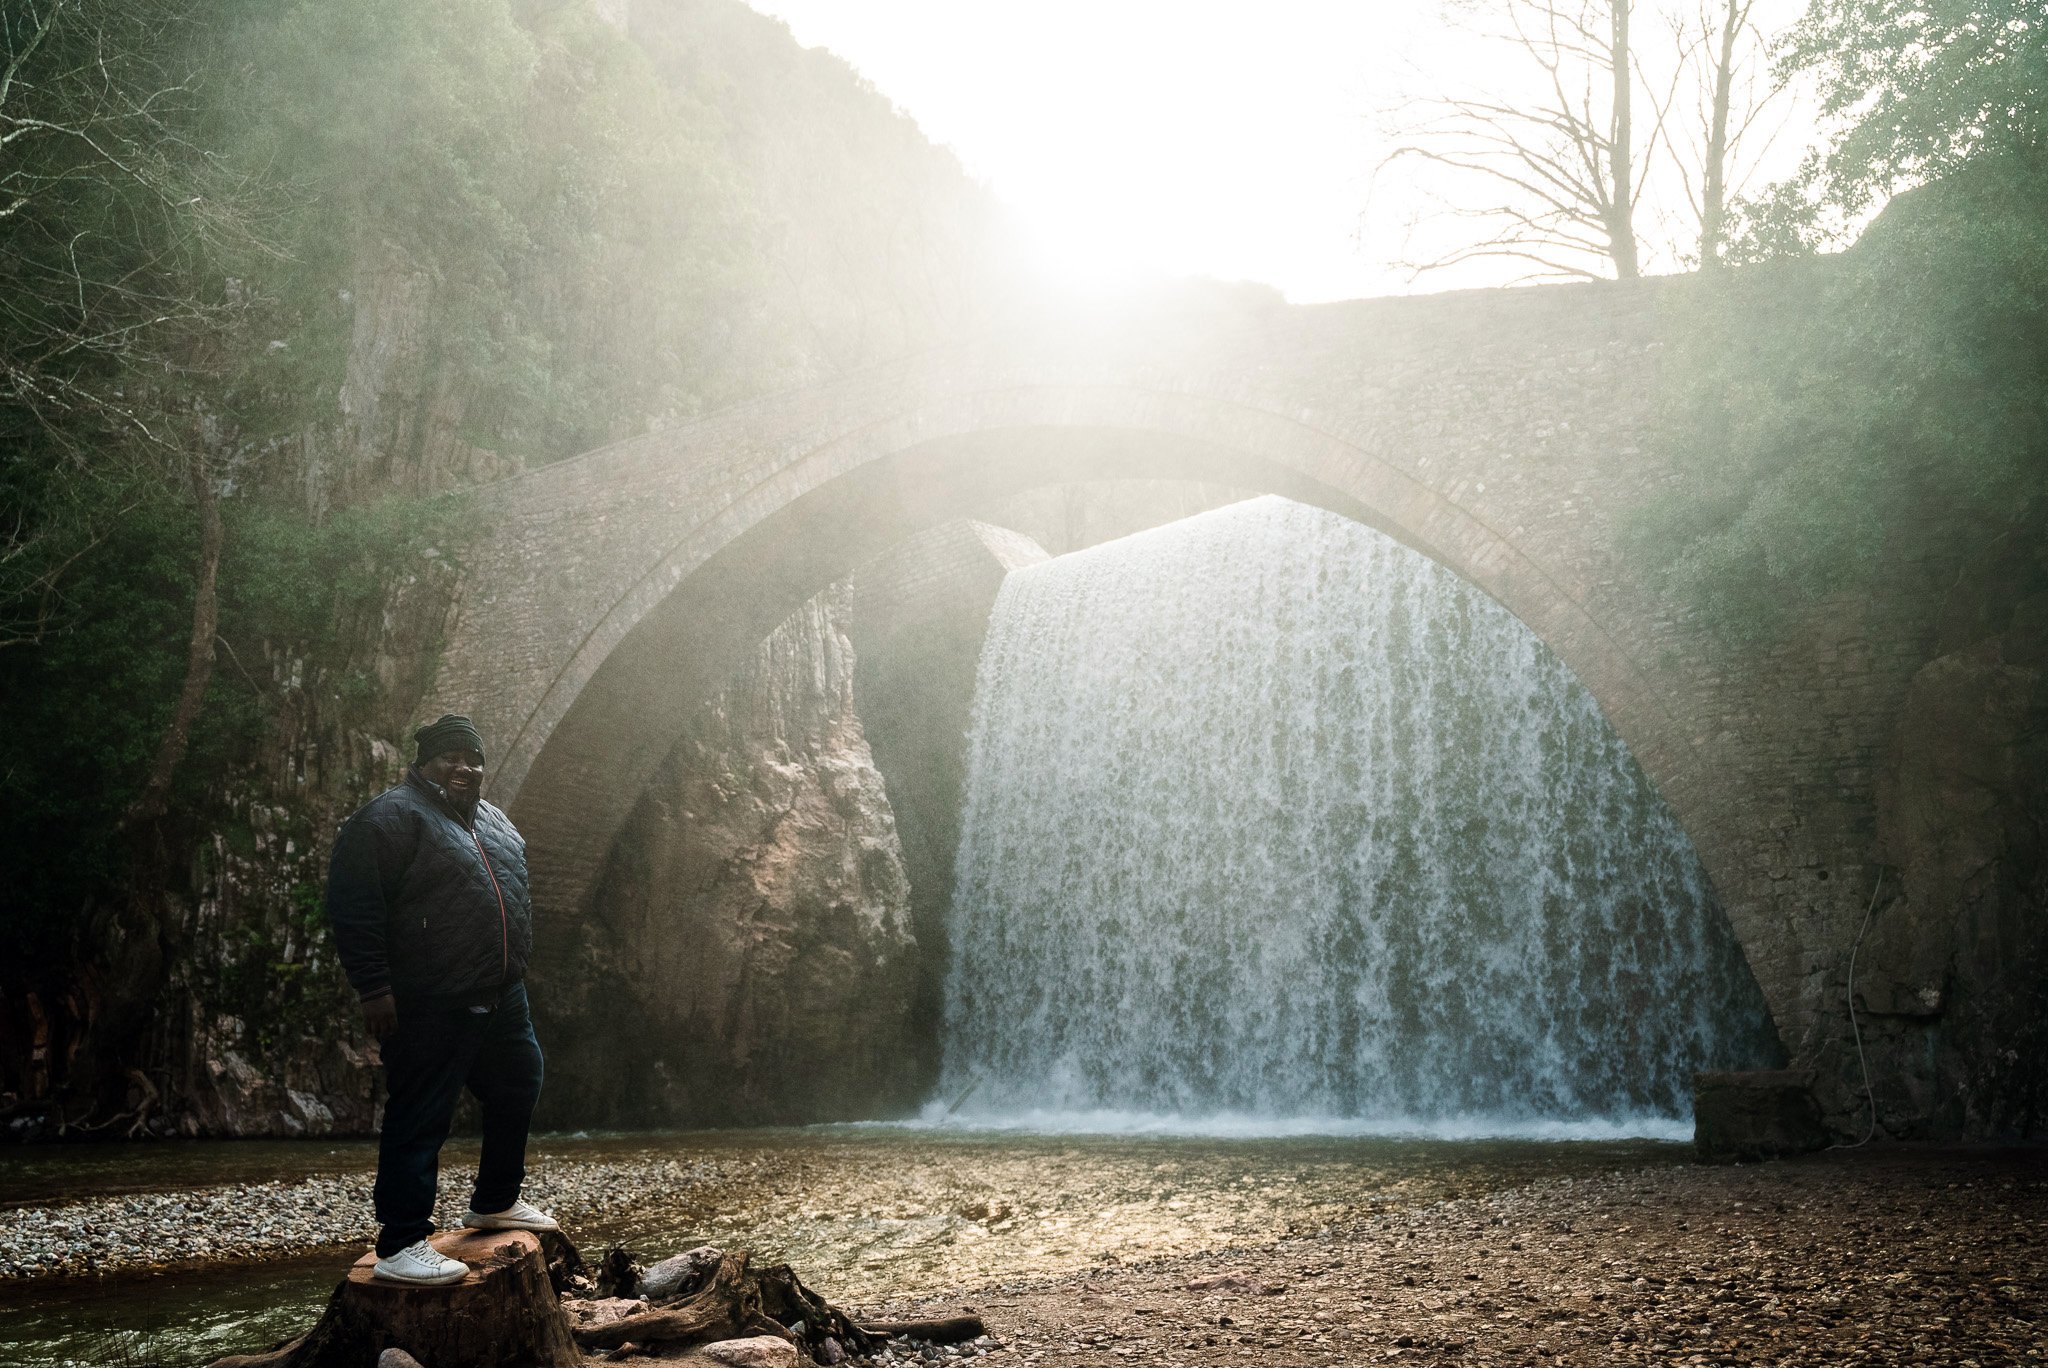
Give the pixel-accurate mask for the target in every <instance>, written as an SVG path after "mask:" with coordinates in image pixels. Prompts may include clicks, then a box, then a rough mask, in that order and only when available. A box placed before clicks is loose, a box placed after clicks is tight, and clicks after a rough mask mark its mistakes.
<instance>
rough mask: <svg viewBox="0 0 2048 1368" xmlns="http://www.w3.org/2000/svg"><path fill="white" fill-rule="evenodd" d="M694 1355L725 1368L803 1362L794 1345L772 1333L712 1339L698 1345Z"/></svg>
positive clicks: (787, 1366)
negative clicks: (707, 1342) (742, 1337)
mask: <svg viewBox="0 0 2048 1368" xmlns="http://www.w3.org/2000/svg"><path fill="white" fill-rule="evenodd" d="M697 1355H698V1357H700V1358H703V1359H707V1360H709V1361H710V1362H712V1363H721V1364H724V1365H725V1368H798V1365H799V1364H801V1363H802V1362H803V1360H802V1358H801V1357H800V1356H799V1355H798V1354H797V1352H796V1346H795V1345H794V1344H791V1343H790V1342H789V1341H788V1340H785V1339H777V1338H776V1337H775V1336H773V1335H753V1336H749V1337H748V1338H746V1339H729V1340H715V1341H713V1342H712V1343H710V1344H707V1345H704V1346H702V1347H701V1348H699V1349H698V1350H697Z"/></svg>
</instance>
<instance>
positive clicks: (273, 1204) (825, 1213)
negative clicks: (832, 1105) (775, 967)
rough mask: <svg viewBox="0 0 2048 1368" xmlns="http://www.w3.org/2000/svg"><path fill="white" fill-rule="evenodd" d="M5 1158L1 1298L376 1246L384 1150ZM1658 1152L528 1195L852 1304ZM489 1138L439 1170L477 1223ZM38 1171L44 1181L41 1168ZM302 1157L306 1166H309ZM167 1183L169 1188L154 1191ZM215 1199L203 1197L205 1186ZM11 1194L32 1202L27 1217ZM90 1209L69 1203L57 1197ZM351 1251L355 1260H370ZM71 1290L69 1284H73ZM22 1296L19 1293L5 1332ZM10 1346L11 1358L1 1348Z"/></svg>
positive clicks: (987, 1173)
mask: <svg viewBox="0 0 2048 1368" xmlns="http://www.w3.org/2000/svg"><path fill="white" fill-rule="evenodd" d="M112 1152H114V1151H113V1148H112V1147H108V1148H107V1149H106V1150H102V1149H100V1148H99V1147H93V1148H92V1149H89V1150H86V1149H81V1150H79V1151H75V1152H73V1153H71V1154H68V1155H66V1154H56V1153H48V1154H43V1155H39V1156H23V1155H19V1154H16V1155H13V1156H4V1155H0V1161H4V1160H5V1159H7V1158H12V1159H14V1160H15V1161H16V1166H15V1168H14V1169H13V1170H12V1172H10V1171H9V1170H8V1169H7V1168H6V1167H5V1165H4V1163H0V1207H4V1208H6V1209H0V1287H6V1286H9V1285H12V1286H14V1287H16V1288H17V1289H24V1288H25V1285H26V1284H43V1285H47V1284H49V1283H50V1282H52V1281H70V1280H74V1279H75V1277H76V1276H78V1275H84V1276H88V1277H94V1278H95V1279H96V1280H97V1279H103V1278H107V1277H112V1278H115V1279H116V1280H119V1279H121V1278H124V1277H129V1276H132V1275H136V1274H141V1273H144V1272H146V1271H151V1270H156V1269H162V1268H172V1267H194V1266H201V1267H203V1266H221V1265H225V1264H232V1263H235V1262H247V1261H251V1260H266V1261H268V1260H277V1259H284V1258H290V1257H292V1256H295V1255H303V1254H306V1253H308V1252H309V1251H315V1250H321V1249H328V1248H334V1249H335V1250H336V1253H337V1254H338V1253H339V1252H340V1249H339V1248H338V1247H347V1246H353V1247H354V1248H355V1249H357V1250H360V1249H361V1247H362V1245H363V1244H365V1243H367V1241H368V1240H369V1239H370V1237H371V1234H372V1229H373V1228H372V1222H371V1219H370V1188H371V1172H370V1171H371V1169H372V1168H373V1166H374V1164H375V1162H376V1157H375V1152H374V1150H373V1149H372V1148H371V1147H369V1146H362V1145H352V1146H347V1147H336V1146H331V1145H325V1144H319V1145H310V1144H309V1145H308V1146H307V1147H306V1148H305V1149H304V1151H303V1153H301V1154H299V1155H296V1156H295V1155H292V1154H291V1153H289V1151H288V1150H287V1149H286V1147H285V1146H284V1145H282V1144H259V1145H255V1146H248V1147H244V1146H243V1145H240V1144H237V1143H235V1142H192V1146H191V1148H174V1147H171V1146H164V1147H158V1146H150V1145H144V1146H136V1147H132V1148H123V1149H121V1150H119V1151H118V1153H119V1154H120V1156H121V1157H123V1158H125V1160H126V1163H124V1164H121V1165H118V1166H109V1164H108V1163H107V1160H106V1156H107V1154H108V1153H112ZM1686 1154H1687V1150H1686V1147H1684V1146H1680V1145H1673V1144H1664V1143H1658V1142H1650V1141H1610V1142H1570V1143H1555V1142H1538V1141H1526V1140H1515V1141H1455V1142H1452V1141H1427V1140H1391V1139H1372V1138H1342V1137H1335V1138H1333V1137H1298V1138H1269V1139H1263V1140H1245V1139H1238V1140H1214V1139H1201V1138H1172V1137H1114V1136H1056V1135H1051V1136H1049V1135H1011V1134H992V1133H987V1132H944V1131H931V1130H920V1129H914V1128H907V1127H879V1126H878V1127H867V1126H843V1127H811V1128H804V1129H799V1130H761V1131H712V1132H694V1133H669V1134H658V1133H649V1134H637V1135H636V1134H618V1135H607V1136H548V1137H536V1139H535V1142H534V1145H533V1148H532V1151H531V1152H530V1153H529V1156H528V1169H527V1171H528V1186H527V1191H526V1196H527V1197H529V1198H530V1199H531V1200H533V1201H535V1202H538V1203H539V1204H540V1205H542V1206H544V1207H547V1208H549V1209H550V1210H552V1211H554V1212H555V1213H556V1215H558V1216H559V1217H561V1218H562V1220H563V1222H564V1225H565V1227H566V1228H567V1229H568V1230H569V1231H570V1233H571V1234H572V1235H573V1237H574V1238H575V1239H576V1240H577V1242H578V1243H579V1244H582V1245H584V1246H585V1247H587V1248H595V1249H602V1248H604V1247H605V1245H606V1244H608V1243H611V1242H614V1241H616V1242H620V1243H624V1244H626V1245H628V1246H630V1247H631V1248H633V1249H636V1250H641V1251H651V1252H664V1251H665V1252H673V1251H675V1250H678V1249H687V1248H690V1247H691V1246H693V1245H696V1244H707V1243H708V1244H718V1245H722V1246H724V1245H744V1246H747V1247H750V1248H753V1249H754V1250H756V1251H757V1252H758V1253H760V1254H761V1255H762V1256H764V1257H769V1258H772V1259H774V1260H776V1261H786V1262H788V1263H790V1264H792V1265H794V1266H796V1267H798V1268H801V1269H803V1270H805V1273H806V1277H807V1278H809V1279H810V1280H812V1281H814V1283H815V1284H816V1285H818V1286H820V1287H829V1288H831V1289H833V1291H834V1294H835V1295H837V1296H840V1297H843V1298H847V1299H858V1298H861V1297H866V1296H874V1295H886V1294H887V1293H888V1292H889V1291H891V1290H893V1289H897V1288H903V1287H920V1288H923V1287H944V1286H950V1285H986V1284H988V1283H991V1282H997V1281H1001V1280H1003V1279H1005V1278H1015V1277H1028V1276H1042V1275H1051V1274H1059V1273H1066V1272H1070V1271H1072V1270H1073V1269H1075V1268H1083V1267H1087V1266H1089V1265H1091V1264H1093V1263H1095V1262H1097V1261H1098V1260H1100V1259H1102V1258H1106V1257H1115V1258H1121V1259H1131V1258H1157V1257H1161V1256H1164V1255H1169V1254H1177V1253H1192V1252H1194V1251H1196V1250H1200V1249H1207V1248H1213V1247H1215V1246H1216V1245H1217V1244H1218V1243H1230V1242H1239V1243H1242V1242H1253V1241H1260V1240H1271V1239H1276V1238H1279V1237H1280V1236H1282V1235H1285V1234H1287V1233H1288V1232H1289V1231H1290V1230H1299V1229H1320V1228H1322V1227H1324V1226H1327V1225H1329V1224H1331V1223H1333V1222H1336V1221H1340V1220H1342V1219H1344V1218H1345V1217H1346V1216H1347V1215H1348V1214H1351V1213H1354V1212H1356V1211H1358V1210H1360V1209H1362V1208H1367V1207H1371V1206H1373V1205H1376V1204H1388V1203H1392V1204H1399V1205H1404V1206H1405V1205H1416V1204H1422V1203H1428V1202H1433V1201H1439V1200H1442V1199H1443V1198H1446V1197H1465V1196H1474V1195H1477V1194H1479V1193H1483V1192H1490V1191H1494V1190H1496V1189H1500V1188H1506V1187H1515V1186H1520V1185H1522V1184H1525V1183H1529V1182H1534V1181H1537V1180H1539V1179H1542V1178H1548V1177H1556V1176H1560V1175H1562V1174H1582V1175H1583V1174H1591V1173H1600V1172H1606V1171H1609V1170H1611V1169H1615V1168H1629V1169H1633V1168H1640V1167H1645V1166H1660V1165H1666V1166H1668V1165H1673V1164H1682V1163H1684V1162H1685V1160H1686ZM475 1161H476V1151H475V1146H474V1143H473V1142H461V1143H457V1144H451V1145H450V1146H449V1149H448V1151H447V1152H446V1153H444V1154H443V1156H442V1193H441V1199H442V1200H441V1202H440V1204H439V1209H438V1213H437V1219H438V1220H439V1221H440V1223H441V1224H442V1225H443V1226H444V1227H445V1226H449V1225H453V1224H454V1223H456V1222H457V1221H458V1220H459V1219H460V1217H461V1214H462V1210H463V1205H464V1201H465V1199H466V1198H467V1196H468V1187H467V1184H466V1182H465V1181H464V1180H465V1178H466V1176H467V1174H468V1173H469V1172H470V1171H471V1167H472V1166H473V1165H474V1163H475ZM24 1162H27V1163H32V1164H33V1166H34V1167H33V1170H32V1171H31V1170H30V1169H28V1168H26V1167H24ZM294 1162H296V1163H297V1164H298V1166H299V1167H298V1168H297V1169H296V1171H294V1170H293V1169H292V1168H291V1167H290V1166H291V1165H292V1164H293V1163H294ZM158 1172H161V1173H163V1174H165V1175H166V1176H171V1181H168V1182H161V1184H160V1185H159V1186H157V1187H156V1188H155V1190H149V1185H148V1183H147V1179H148V1177H149V1175H150V1174H152V1173H158ZM209 1174H210V1175H211V1176H212V1181H210V1182H209V1181H205V1178H206V1177H207V1175H209ZM9 1194H18V1195H15V1196H14V1197H13V1199H12V1201H11V1203H10V1202H9V1201H8V1195H9ZM60 1195H61V1196H62V1197H66V1198H69V1199H70V1200H52V1199H53V1198H57V1197H59V1196H60ZM350 1257H353V1255H350ZM62 1275H71V1276H70V1277H65V1276H62ZM4 1312H5V1301H4V1299H0V1319H4ZM4 1344H5V1341H4V1333H0V1347H4Z"/></svg>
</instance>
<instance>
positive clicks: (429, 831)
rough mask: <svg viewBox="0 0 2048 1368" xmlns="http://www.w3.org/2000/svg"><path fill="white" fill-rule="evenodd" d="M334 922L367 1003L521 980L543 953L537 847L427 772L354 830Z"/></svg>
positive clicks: (344, 834)
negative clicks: (534, 893)
mask: <svg viewBox="0 0 2048 1368" xmlns="http://www.w3.org/2000/svg"><path fill="white" fill-rule="evenodd" d="M327 919H328V922H329V924H330V925H332V926H333V928H334V945H335V949H336V950H337V951H339V952H340V955H341V967H342V969H343V971H344V972H346V973H347V974H348V981H349V983H350V985H351V986H353V987H354V988H355V990H356V992H357V993H358V994H359V995H361V996H362V997H363V998H364V999H365V1000H367V999H369V998H373V997H378V996H380V995H382V994H384V993H386V992H395V993H396V994H397V995H398V996H399V997H400V998H401V999H412V998H447V997H464V996H470V995H477V994H488V993H489V991H490V990H492V989H495V988H498V987H500V986H502V985H504V984H510V983H516V982H518V981H519V980H520V979H521V978H522V977H523V976H524V975H525V973H526V959H527V956H528V954H529V953H530V952H531V951H532V949H533V902H532V898H531V896H530V894H529V892H528V888H527V879H526V842H525V841H523V840H521V839H520V837H519V833H518V831H517V830H515V829H514V828H513V826H512V823H511V821H510V819H508V818H507V817H506V816H505V814H504V813H503V812H501V811H499V810H498V809H497V808H495V807H492V806H491V805H490V804H489V803H485V802H479V803H478V804H477V805H476V812H475V814H474V815H473V816H472V817H471V818H470V819H469V820H467V821H465V820H463V816H462V813H461V811H460V809H459V808H458V807H457V806H456V805H455V804H454V803H453V802H452V801H451V800H450V799H449V798H448V796H447V794H446V793H444V792H443V791H442V790H441V789H440V788H438V787H437V786H435V785H434V784H432V783H430V782H428V781H427V779H425V778H424V777H423V776H422V775H421V774H420V773H419V771H418V770H409V771H407V773H406V776H405V782H404V783H402V784H400V785H398V787H396V788H392V789H387V790H385V791H384V792H383V793H380V794H378V795H377V796H376V797H375V798H372V799H371V800H370V801H369V802H367V803H365V804H363V806H362V807H360V808H358V809H357V810H356V812H355V814H354V815H353V816H351V817H350V818H349V819H348V821H347V822H345V823H343V824H342V828H341V834H340V836H338V837H336V838H335V842H334V860H333V863H332V864H331V865H330V866H329V869H328V874H327Z"/></svg>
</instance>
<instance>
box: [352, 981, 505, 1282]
mask: <svg viewBox="0 0 2048 1368" xmlns="http://www.w3.org/2000/svg"><path fill="white" fill-rule="evenodd" d="M383 1055H384V1080H385V1086H386V1087H387V1088H388V1089H389V1092H390V1095H389V1097H388V1098H387V1099H386V1100H385V1103H384V1130H383V1132H382V1134H381V1136H380V1138H379V1144H378V1147H377V1191H376V1206H377V1219H378V1221H380V1222H381V1223H382V1224H383V1229H382V1230H381V1231H379V1232H378V1234H377V1255H378V1257H379V1258H384V1257H386V1256H389V1255H392V1254H396V1253H397V1252H398V1251H399V1250H401V1249H404V1248H405V1247H406V1246H407V1245H410V1244H414V1243H417V1242H418V1241H420V1240H424V1239H425V1238H426V1237H427V1236H428V1235H429V1234H431V1233H433V1229H434V1192H435V1189H436V1188H437V1187H438V1186H439V1183H440V1174H441V1144H442V1142H443V1141H445V1140H446V1139H447V1138H448V1127H449V1125H450V1124H451V1123H452V1122H453V1121H454V1119H455V1104H456V1103H457V1102H458V1101H460V1100H461V1098H462V1090H463V1089H464V1088H465V1087H466V1088H468V1089H469V1090H470V1091H471V1092H472V1093H475V1094H476V1100H477V1101H478V1102H480V1103H482V1104H483V1125H484V1134H483V1157H482V1159H481V1160H480V1161H479V1163H478V1165H477V1175H476V1189H475V1192H474V1195H472V1196H471V1198H470V1202H469V1206H470V1210H472V1211H484V1212H491V1211H503V1210H504V1209H505V1208H506V1207H509V1206H511V1205H512V1204H513V1203H514V1202H516V1201H518V1200H519V1185H520V1183H521V1182H523V1181H524V1180H525V1178H526V1132H527V1128H528V1126H529V1124H530V1123H531V1122H532V1120H533V1104H534V1103H535V1102H536V1101H538V1100H539V1099H540V1079H541V1058H540V1042H539V1041H537V1040H535V1039H534V1038H533V1015H532V1013H531V1012H530V1011H529V1010H528V1008H527V1004H526V985H524V984H521V983H515V984H513V985H512V986H511V987H510V988H507V989H506V990H505V991H504V992H503V993H502V994H501V995H500V996H499V998H498V1000H497V1002H496V1004H495V1005H493V1006H492V1007H490V1008H489V1009H488V1010H477V1009H474V1008H470V1007H465V1006H462V1005H460V1004H455V1005H446V1004H439V1003H436V1004H420V1003H411V1002H402V1003H400V1004H399V1007H398V1029H397V1030H395V1031H393V1032H392V1033H391V1035H390V1036H389V1037H388V1038H387V1039H386V1040H385V1041H384V1047H383Z"/></svg>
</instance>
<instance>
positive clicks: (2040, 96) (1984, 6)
mask: <svg viewBox="0 0 2048 1368" xmlns="http://www.w3.org/2000/svg"><path fill="white" fill-rule="evenodd" d="M1779 66H1780V75H1781V77H1782V78H1783V79H1785V80H1788V81H1790V80H1795V79H1802V78H1803V79H1809V80H1811V81H1812V82H1813V84H1814V86H1815V89H1816V92H1817V94H1818V97H1819V102H1820V112H1821V115H1822V117H1823V118H1824V119H1827V120H1830V121H1832V122H1833V123H1834V125H1835V133H1834V136H1833V138H1832V140H1831V141H1830V143H1829V144H1828V145H1827V146H1826V147H1824V148H1818V149H1816V150H1815V151H1814V152H1813V153H1811V154H1810V155H1809V157H1808V158H1807V161H1806V164H1805V165H1804V166H1803V167H1802V169H1801V170H1800V172H1799V174H1798V175H1796V176H1794V177H1792V178H1790V179H1789V180H1787V181H1786V182H1783V183H1781V184H1779V185H1776V186H1773V187H1771V189H1770V190H1768V191H1766V192H1765V193H1764V194H1762V195H1760V196H1757V197H1756V198H1754V199H1752V200H1750V201H1748V202H1746V203H1744V204H1743V205H1741V206H1739V209H1740V215H1741V219H1742V226H1741V229H1740V231H1739V235H1738V241H1737V255H1738V257H1739V258H1741V259H1746V260H1752V261H1753V260H1762V259H1768V258H1770V257H1774V256H1783V255H1790V254H1796V253H1798V252H1801V251H1810V250H1812V249H1813V248H1815V247H1820V246H1826V245H1829V244H1830V243H1832V242H1835V241H1839V240H1840V238H1841V237H1842V236H1843V235H1844V234H1845V233H1846V232H1847V231H1848V228H1849V227H1850V226H1851V225H1853V224H1855V223H1857V222H1859V221H1860V219H1861V217H1862V216H1863V215H1864V214H1865V213H1866V212H1867V211H1868V209H1869V208H1870V207H1871V206H1872V205H1873V204H1876V203H1881V202H1882V200H1883V199H1884V197H1885V196H1887V195H1889V194H1891V193H1893V192H1895V191H1899V190H1904V189H1908V188H1910V187H1912V186H1914V185H1919V184H1924V183H1926V182H1929V181H1932V180H1936V179H1939V178H1941V177H1943V176H1947V175H1950V174H1953V173H1954V172H1956V171H1958V170H1960V169H1961V168H1963V167H1964V166H1967V165H1969V164H1971V163H1973V162H1975V161H1979V160H1988V161H1999V162H2004V163H2008V164H2011V165H2013V166H2015V167H2017V168H2020V174H2042V173H2043V172H2044V170H2048V11H2044V10H2043V9H2042V7H2041V6H2040V4H2039V3H2038V0H1933V2H1932V3H1928V2H1927V0H1811V3H1810V5H1809V6H1808V9H1807V12H1806V15H1805V17H1804V18H1803V19H1801V20H1800V22H1799V23H1798V25H1797V26H1796V27H1795V28H1794V29H1793V30H1792V32H1791V33H1790V34H1788V35H1787V36H1786V38H1785V40H1784V42H1783V44H1782V45H1781V48H1780V52H1779Z"/></svg>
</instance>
